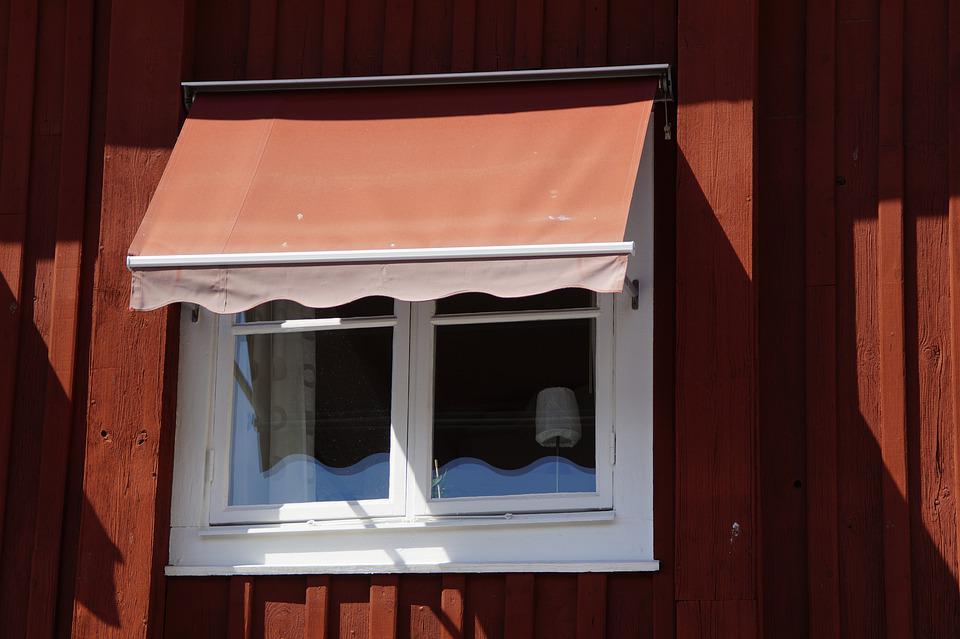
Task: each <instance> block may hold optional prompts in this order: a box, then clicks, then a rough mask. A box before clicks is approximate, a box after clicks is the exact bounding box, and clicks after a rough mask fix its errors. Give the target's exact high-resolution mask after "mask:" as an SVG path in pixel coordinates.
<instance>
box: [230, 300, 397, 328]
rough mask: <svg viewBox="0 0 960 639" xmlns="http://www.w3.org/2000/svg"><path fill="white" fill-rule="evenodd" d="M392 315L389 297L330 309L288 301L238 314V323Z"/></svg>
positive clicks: (265, 304) (350, 303)
mask: <svg viewBox="0 0 960 639" xmlns="http://www.w3.org/2000/svg"><path fill="white" fill-rule="evenodd" d="M391 315H393V299H392V298H389V297H362V298H360V299H358V300H355V301H353V302H349V303H347V304H343V305H342V306H332V307H330V308H310V307H307V306H302V305H300V304H297V303H296V302H290V301H288V300H274V301H272V302H266V303H264V304H261V305H260V306H255V307H254V308H251V309H250V310H248V311H243V312H241V313H237V323H238V324H247V323H250V322H276V321H280V320H288V319H321V318H327V317H389V316H391Z"/></svg>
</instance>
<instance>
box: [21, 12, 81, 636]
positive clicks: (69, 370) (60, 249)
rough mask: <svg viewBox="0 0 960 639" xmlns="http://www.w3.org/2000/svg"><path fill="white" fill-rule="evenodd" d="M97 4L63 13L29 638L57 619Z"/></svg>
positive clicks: (46, 629) (49, 630)
mask: <svg viewBox="0 0 960 639" xmlns="http://www.w3.org/2000/svg"><path fill="white" fill-rule="evenodd" d="M93 18H94V11H93V2H92V1H90V0H76V1H74V2H71V3H68V5H67V7H66V13H65V16H64V50H63V52H62V53H63V57H64V60H70V61H71V63H70V65H69V66H67V67H65V68H64V69H63V71H62V73H63V93H62V106H61V109H62V111H61V116H60V120H61V122H62V137H61V142H60V158H59V163H60V167H59V181H58V186H59V190H58V192H57V204H56V224H55V228H56V232H55V248H54V260H53V275H52V280H53V281H52V291H51V301H50V306H51V321H50V336H49V338H48V361H49V367H48V369H47V379H46V389H45V392H44V397H45V404H46V410H45V411H44V415H43V425H42V427H41V441H40V462H39V477H38V483H37V484H38V485H37V498H36V503H37V514H36V523H35V525H34V539H33V544H32V550H31V552H32V561H31V566H30V575H31V576H30V582H29V583H30V588H29V595H28V601H27V610H26V619H27V629H26V634H27V636H36V637H46V636H50V635H51V634H52V632H53V629H54V625H55V622H56V615H55V614H54V610H55V608H56V593H57V585H58V577H59V574H58V571H59V569H60V553H59V550H60V543H61V535H60V534H59V533H60V531H61V530H62V523H63V514H64V501H65V494H66V479H67V471H68V460H69V454H70V442H71V426H72V423H71V421H72V420H71V417H72V413H73V408H74V406H73V401H74V371H75V366H76V352H77V329H78V323H79V322H78V318H77V308H78V303H79V294H80V282H79V279H80V266H81V240H82V234H83V223H84V217H85V213H86V210H85V200H86V198H85V195H86V186H87V185H86V179H87V145H88V142H89V140H88V136H89V129H90V122H89V118H90V100H91V95H90V92H91V75H92V63H93V61H92V56H93V47H92V46H91V43H92V39H93Z"/></svg>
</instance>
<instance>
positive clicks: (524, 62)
mask: <svg viewBox="0 0 960 639" xmlns="http://www.w3.org/2000/svg"><path fill="white" fill-rule="evenodd" d="M516 34H517V43H516V45H515V47H514V56H515V57H514V61H515V62H514V66H515V67H516V68H518V69H536V68H538V67H540V66H541V64H542V61H543V0H517V28H516Z"/></svg>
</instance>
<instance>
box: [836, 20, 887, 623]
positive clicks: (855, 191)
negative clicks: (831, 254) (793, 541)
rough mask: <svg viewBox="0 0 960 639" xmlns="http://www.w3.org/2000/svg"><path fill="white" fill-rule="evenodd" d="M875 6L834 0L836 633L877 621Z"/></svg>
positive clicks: (879, 600) (879, 552) (879, 612)
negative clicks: (837, 615) (837, 460)
mask: <svg viewBox="0 0 960 639" xmlns="http://www.w3.org/2000/svg"><path fill="white" fill-rule="evenodd" d="M876 10H877V7H876V5H866V4H865V3H857V2H852V1H850V2H839V3H838V6H837V12H838V15H839V16H841V19H840V20H838V22H837V42H844V43H846V44H845V45H844V46H843V47H838V49H837V75H838V78H842V79H843V80H842V81H841V82H838V84H837V98H836V109H837V115H836V118H837V120H836V129H835V131H836V132H835V141H834V144H835V146H834V156H835V167H836V168H835V170H836V175H837V176H838V177H837V182H838V183H841V182H842V184H838V187H837V191H836V211H837V277H838V281H837V315H836V318H837V319H836V321H837V360H836V367H837V375H838V378H837V390H838V400H839V402H838V407H837V447H838V459H839V460H842V461H841V462H840V463H838V465H837V485H838V512H839V514H840V520H839V521H838V546H839V560H840V561H839V569H840V574H841V575H844V578H843V579H841V581H840V591H839V596H840V601H839V609H840V611H841V616H840V635H841V636H844V637H863V638H866V637H877V636H882V635H883V634H884V625H883V612H882V611H883V606H884V602H883V596H884V595H883V530H882V526H881V524H880V522H881V521H882V520H883V498H882V482H883V472H884V469H883V460H882V456H881V451H880V445H879V442H880V441H881V438H882V432H881V427H880V419H881V415H880V407H881V397H880V395H879V389H880V357H879V355H880V343H879V334H878V330H879V329H878V317H877V313H878V309H879V306H878V299H877V296H878V262H877V250H878V237H877V179H878V175H879V174H878V168H877V167H878V148H877V147H878V138H877V126H878V99H877V86H878V85H877V82H878V69H877V67H876V65H875V61H876V59H877V58H876V56H877V47H878V41H877V15H876Z"/></svg>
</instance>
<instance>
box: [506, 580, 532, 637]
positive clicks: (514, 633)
mask: <svg viewBox="0 0 960 639" xmlns="http://www.w3.org/2000/svg"><path fill="white" fill-rule="evenodd" d="M533 586H534V576H533V575H532V574H529V573H518V574H512V575H507V577H506V588H505V593H504V599H505V604H504V612H503V636H504V639H529V638H530V637H532V636H533V612H534V599H533Z"/></svg>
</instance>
